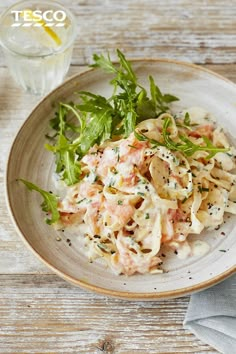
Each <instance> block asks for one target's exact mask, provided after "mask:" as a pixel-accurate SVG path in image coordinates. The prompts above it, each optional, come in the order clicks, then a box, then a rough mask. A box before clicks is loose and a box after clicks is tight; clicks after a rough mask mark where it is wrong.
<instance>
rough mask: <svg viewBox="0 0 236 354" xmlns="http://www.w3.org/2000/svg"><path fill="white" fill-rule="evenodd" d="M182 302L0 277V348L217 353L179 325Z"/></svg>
mask: <svg viewBox="0 0 236 354" xmlns="http://www.w3.org/2000/svg"><path fill="white" fill-rule="evenodd" d="M187 305H188V298H182V299H177V300H169V301H161V302H149V303H145V302H126V301H121V300H116V299H111V298H103V297H101V296H98V295H94V294H92V293H88V292H85V291H83V290H81V289H79V288H73V287H71V286H70V285H69V284H67V283H65V282H64V281H63V280H61V279H59V278H58V277H56V276H54V275H40V276H32V275H28V276H26V275H24V276H21V275H19V276H17V275H13V276H0V343H4V346H1V345H0V353H3V354H7V353H30V354H31V353H39V352H40V354H41V353H57V354H59V353H63V354H65V353H76V354H77V353H84V354H88V353H93V354H99V353H101V352H103V353H116V354H126V353H140V354H141V353H142V354H144V353H147V354H157V353H162V354H163V353H173V354H177V353H211V354H213V353H217V352H216V351H214V350H212V349H210V348H209V347H208V346H207V345H204V344H202V343H201V342H200V341H198V340H196V339H195V338H194V337H193V335H191V334H190V333H189V332H188V331H185V330H184V329H183V327H182V322H183V319H184V315H185V311H186V308H187Z"/></svg>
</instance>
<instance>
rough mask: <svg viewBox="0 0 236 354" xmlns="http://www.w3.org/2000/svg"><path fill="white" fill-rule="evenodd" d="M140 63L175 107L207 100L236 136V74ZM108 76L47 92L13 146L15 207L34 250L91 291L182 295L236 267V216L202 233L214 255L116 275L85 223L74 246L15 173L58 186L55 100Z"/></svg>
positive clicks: (98, 85) (11, 197) (100, 86)
mask: <svg viewBox="0 0 236 354" xmlns="http://www.w3.org/2000/svg"><path fill="white" fill-rule="evenodd" d="M133 66H134V69H135V72H136V74H137V76H138V77H139V79H140V82H141V83H142V84H143V85H144V86H147V85H148V80H147V78H148V75H152V76H153V77H154V79H155V81H156V82H157V84H158V86H159V87H160V88H161V90H162V91H163V92H168V93H172V94H174V95H176V96H178V97H179V98H180V102H178V103H177V104H175V105H174V108H175V109H176V110H180V109H182V108H187V107H190V106H200V107H202V108H204V109H206V110H207V111H209V112H211V113H212V114H213V115H214V116H215V118H216V120H217V121H218V122H219V124H220V125H222V126H224V127H226V128H227V129H228V130H229V132H230V133H231V135H232V136H235V134H236V119H235V117H236V86H235V85H234V84H233V83H232V82H230V81H228V80H227V79H224V78H223V77H221V76H219V75H217V74H215V73H213V72H210V71H208V70H205V69H203V68H201V67H197V66H195V65H191V64H186V63H181V62H176V61H171V60H170V61H168V60H141V61H136V62H135V63H134V64H133ZM109 80H110V77H109V76H108V75H106V74H104V73H103V72H101V71H100V70H98V69H96V70H89V71H87V72H85V73H82V74H80V75H77V76H75V77H73V78H71V79H69V80H68V81H67V82H65V83H64V84H63V85H61V86H60V87H59V88H57V89H56V90H54V91H53V92H52V93H51V94H49V95H48V96H47V97H46V98H45V99H43V100H42V102H41V103H40V104H39V105H38V106H37V107H36V108H35V109H34V111H33V112H32V113H31V115H30V116H29V118H28V119H27V120H26V122H25V123H24V124H23V126H22V128H21V129H20V131H19V133H18V135H17V137H16V139H15V141H14V143H13V146H12V149H11V152H10V157H9V162H8V169H7V181H6V183H7V197H8V204H9V209H10V212H11V214H12V217H13V221H14V223H15V225H16V227H17V229H18V231H19V233H20V234H21V236H22V237H23V239H24V240H25V241H26V243H27V244H28V245H29V246H30V248H31V249H32V251H34V253H35V254H36V255H37V256H38V257H39V258H40V259H41V260H42V261H43V262H44V263H46V265H47V266H48V267H50V268H51V269H53V270H54V271H55V272H56V273H57V274H58V275H60V276H61V277H63V278H64V279H66V280H68V281H70V282H72V283H74V284H76V285H79V286H81V287H83V288H86V289H89V290H92V291H96V292H99V293H102V294H105V295H111V296H115V297H121V298H126V299H129V300H132V299H137V300H155V299H161V298H170V297H178V296H183V295H186V294H189V293H192V292H194V291H199V290H202V289H204V288H206V287H209V286H211V285H213V284H215V283H217V282H219V281H221V280H223V279H224V278H226V277H227V276H229V275H231V274H233V273H234V272H235V271H236V261H235V254H236V233H235V220H236V218H235V217H234V216H230V218H228V217H227V216H226V223H225V224H224V225H223V226H222V227H221V228H220V230H218V231H212V232H203V233H202V235H201V239H205V240H207V242H208V243H209V244H210V245H211V250H210V252H209V253H208V254H207V255H205V256H203V257H200V258H197V257H192V258H189V259H188V260H186V261H182V260H179V259H178V258H177V257H176V255H175V254H174V253H173V252H169V253H168V254H166V257H165V258H164V261H165V264H164V268H165V269H166V270H168V272H166V273H164V274H156V275H149V274H148V275H134V276H131V277H126V276H115V275H114V274H112V273H111V271H110V270H109V269H106V268H105V267H104V266H103V265H102V264H101V263H99V262H94V263H92V264H91V263H89V262H88V260H87V258H86V257H85V256H84V254H83V250H82V249H81V247H79V242H78V236H79V230H78V235H75V236H74V239H73V237H71V236H70V239H71V241H72V246H71V247H69V246H68V243H67V242H66V238H67V235H66V233H64V234H63V233H62V232H59V231H55V230H54V229H53V228H52V227H50V226H48V225H47V224H46V223H45V222H44V216H45V215H44V214H43V213H42V212H41V208H40V202H41V198H40V196H39V195H38V194H37V193H35V192H32V193H31V192H29V191H28V190H27V189H26V188H25V186H23V185H21V184H20V183H19V182H17V181H16V179H17V178H24V179H27V180H29V181H32V182H33V183H36V184H38V185H39V186H41V187H42V188H43V189H46V190H50V189H53V184H52V181H51V175H52V171H53V169H54V163H53V156H52V155H51V154H50V153H49V152H47V151H46V150H45V149H44V143H45V142H46V139H45V134H46V133H47V132H48V130H49V129H48V123H49V119H50V118H52V117H53V113H54V108H53V106H54V104H55V103H56V102H60V101H67V102H69V101H70V100H76V95H75V94H74V92H75V91H78V90H86V91H92V92H95V93H99V94H101V95H109V94H110V93H111V86H110V85H109ZM222 232H224V233H225V236H223V234H222ZM58 235H60V236H61V237H62V238H63V240H62V241H61V242H58V241H56V237H57V236H58ZM197 239H199V237H197ZM221 250H225V251H226V252H222V251H221Z"/></svg>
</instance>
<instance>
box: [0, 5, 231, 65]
mask: <svg viewBox="0 0 236 354" xmlns="http://www.w3.org/2000/svg"><path fill="white" fill-rule="evenodd" d="M14 3H15V1H14V0H5V1H4V2H1V4H0V11H2V10H3V9H6V8H7V7H8V6H9V5H11V4H14ZM61 3H62V4H63V5H65V6H66V7H68V8H69V9H71V10H72V12H73V13H74V14H75V15H76V18H77V23H78V35H77V38H76V42H75V51H74V57H73V64H74V65H75V64H76V65H81V64H82V65H83V64H85V63H88V62H90V61H91V57H92V54H93V53H94V52H101V51H105V50H107V49H109V50H110V51H111V52H112V56H113V54H114V50H115V49H116V48H120V49H121V50H123V51H124V52H125V53H126V54H128V55H129V56H130V57H138V58H140V57H165V58H166V57H168V58H175V59H181V60H186V61H193V62H196V63H203V64H207V63H235V62H236V57H235V53H236V44H235V43H236V32H235V26H236V1H235V0H225V1H222V0H220V1H218V0H217V1H212V0H207V1H205V0H196V1H189V0H138V1H137V0H129V1H126V0H105V1H103V0H87V1H86V0H64V1H61ZM3 63H4V61H3V60H2V58H1V62H0V64H1V65H4V64H3Z"/></svg>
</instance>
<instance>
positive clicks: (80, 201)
mask: <svg viewBox="0 0 236 354" xmlns="http://www.w3.org/2000/svg"><path fill="white" fill-rule="evenodd" d="M84 200H86V198H83V199H81V200H79V201H78V202H77V204H80V203H82V202H83V201H84Z"/></svg>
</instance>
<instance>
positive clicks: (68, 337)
mask: <svg viewBox="0 0 236 354" xmlns="http://www.w3.org/2000/svg"><path fill="white" fill-rule="evenodd" d="M15 2H16V1H15V0H5V1H4V2H1V3H0V12H2V10H3V9H5V8H6V7H8V6H9V5H11V4H14V3H15ZM61 3H63V4H64V5H65V6H68V8H70V9H71V10H72V11H73V12H74V14H76V16H77V20H78V30H79V31H78V36H77V39H76V43H75V50H74V55H73V66H72V67H71V71H70V74H74V73H76V72H79V71H81V70H83V69H84V67H81V66H80V65H82V66H84V65H86V64H87V63H89V62H90V61H91V56H92V53H93V52H102V51H104V50H107V49H109V50H111V52H112V57H114V51H115V48H120V49H122V50H124V51H125V53H126V54H127V56H128V57H129V58H134V57H137V58H138V57H145V56H146V57H169V58H175V59H179V60H186V61H192V62H195V63H202V64H207V65H205V66H206V67H209V68H210V69H212V70H215V71H216V72H218V73H220V74H222V75H225V76H226V77H228V78H229V79H231V80H233V81H235V82H236V44H235V43H236V32H235V28H236V1H235V0H226V1H217V0H214V1H213V0H197V1H194V2H193V1H192V2H190V1H188V0H158V1H157V0H146V1H144V0H142V1H141V0H129V1H126V0H103V1H102V0H97V1H95V0H70V1H69V0H64V1H61ZM5 64H6V63H5V60H4V58H3V56H2V55H0V78H1V80H0V144H1V154H0V191H1V198H0V353H1V354H7V353H11V354H15V353H21V354H23V353H30V354H31V353H32V354H33V353H50V354H52V353H53V354H58V353H63V354H64V353H65V354H66V353H75V354H79V353H86V354H87V353H88V354H90V353H91V354H99V353H122V354H130V353H132V354H133V353H140V354H141V353H142V354H143V353H147V354H149V353H150V354H152V353H153V354H154V353H162V354H165V353H175V354H178V353H195V354H202V353H209V354H216V353H217V351H215V350H214V349H212V348H210V347H209V346H207V345H204V344H203V343H202V342H200V341H199V340H197V339H196V338H195V337H194V336H193V335H191V334H190V333H189V332H188V331H186V330H184V329H183V326H182V322H183V319H184V316H185V312H186V309H187V306H188V301H189V298H188V297H186V298H182V299H177V300H169V301H161V302H150V303H144V302H139V303H137V302H130V303H126V302H125V301H121V300H115V299H107V298H104V297H101V296H98V295H95V294H92V293H89V292H85V291H83V290H81V289H79V288H74V287H72V286H71V285H69V284H67V283H66V282H64V281H63V280H62V279H60V278H58V277H57V276H56V275H54V274H52V273H51V271H50V270H48V269H47V268H46V267H45V266H44V265H42V264H41V263H40V262H39V261H38V260H37V259H36V258H35V257H34V256H33V255H32V254H31V252H30V251H29V250H28V249H27V248H26V247H25V245H24V244H23V243H22V241H21V239H20V238H19V236H18V235H17V234H16V231H15V230H14V228H13V225H12V223H11V219H10V217H9V215H8V212H7V210H6V203H5V199H4V197H3V195H4V191H3V190H4V173H5V167H6V160H7V155H8V151H9V149H10V146H11V143H12V141H13V139H14V136H15V134H16V132H17V131H18V129H19V128H20V126H21V124H22V122H23V121H24V119H25V118H26V117H27V115H28V114H29V113H30V111H31V110H32V109H33V107H34V106H35V105H36V103H37V102H38V101H39V98H38V97H32V96H29V95H26V94H25V93H24V92H22V91H21V90H19V88H18V87H17V86H16V85H15V84H14V82H13V81H12V79H11V78H10V76H9V73H8V71H7V69H6V68H5Z"/></svg>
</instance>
